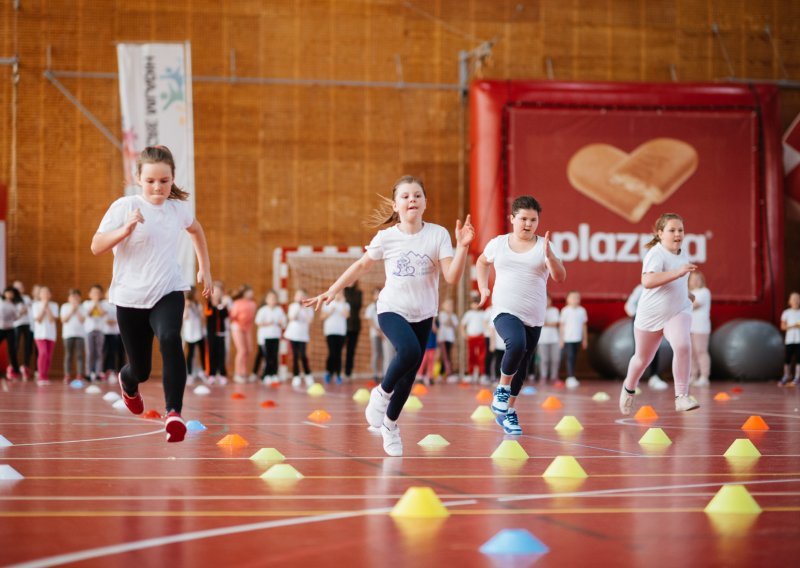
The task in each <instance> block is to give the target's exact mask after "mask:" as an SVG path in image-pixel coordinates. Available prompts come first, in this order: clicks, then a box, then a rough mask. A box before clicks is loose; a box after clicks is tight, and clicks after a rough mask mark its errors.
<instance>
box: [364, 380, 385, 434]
mask: <svg viewBox="0 0 800 568" xmlns="http://www.w3.org/2000/svg"><path fill="white" fill-rule="evenodd" d="M390 398H391V395H388V394H384V393H383V391H382V390H381V388H380V387H379V386H378V387H375V388H374V389H372V392H370V393H369V404H367V409H366V410H365V411H364V415H365V416H366V417H367V423H368V424H369V425H370V426H372V427H373V428H380V427H381V424H383V417H384V416H386V408H387V407H388V406H389V399H390Z"/></svg>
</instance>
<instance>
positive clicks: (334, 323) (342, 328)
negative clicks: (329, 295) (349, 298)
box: [322, 300, 350, 335]
mask: <svg viewBox="0 0 800 568" xmlns="http://www.w3.org/2000/svg"><path fill="white" fill-rule="evenodd" d="M322 313H325V314H328V317H326V318H325V321H324V322H323V323H322V333H323V334H324V335H347V317H348V316H349V315H350V304H348V303H347V302H344V301H342V302H339V301H337V300H334V301H333V302H331V303H330V304H327V305H325V304H323V305H322Z"/></svg>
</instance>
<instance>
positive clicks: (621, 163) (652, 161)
mask: <svg viewBox="0 0 800 568" xmlns="http://www.w3.org/2000/svg"><path fill="white" fill-rule="evenodd" d="M698 162H699V160H698V156H697V151H696V150H695V149H694V148H693V147H692V146H691V145H690V144H687V143H686V142H684V141H682V140H676V139H675V138H654V139H652V140H648V141H647V142H645V143H643V144H642V145H640V146H639V147H638V148H636V149H635V150H634V151H633V152H631V153H630V154H626V153H625V152H623V151H622V150H620V149H619V148H616V147H614V146H611V145H609V144H589V145H588V146H584V147H583V148H581V149H580V150H578V151H577V152H576V153H575V155H574V156H572V158H570V161H569V164H568V165H567V178H568V179H569V182H570V184H572V187H574V188H575V189H577V190H578V191H580V192H581V193H582V194H584V195H586V196H587V197H589V198H590V199H593V200H594V201H596V202H597V203H599V204H600V205H602V206H603V207H605V208H607V209H609V210H610V211H613V212H614V213H616V214H617V215H619V216H620V217H623V218H625V219H627V220H628V221H630V222H631V223H637V222H639V221H640V220H641V219H642V217H644V214H645V213H647V210H648V209H650V206H651V205H652V204H653V203H663V202H664V201H666V200H667V199H669V197H670V196H671V195H672V194H673V193H675V191H677V190H678V188H679V187H680V186H681V185H682V184H683V183H684V182H685V181H686V180H687V179H689V177H691V175H692V174H693V173H694V172H695V170H697V165H698Z"/></svg>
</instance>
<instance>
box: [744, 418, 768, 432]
mask: <svg viewBox="0 0 800 568" xmlns="http://www.w3.org/2000/svg"><path fill="white" fill-rule="evenodd" d="M742 430H769V426H767V423H766V422H764V419H763V418H761V417H760V416H751V417H750V418H748V419H747V421H746V422H745V423H744V424H742Z"/></svg>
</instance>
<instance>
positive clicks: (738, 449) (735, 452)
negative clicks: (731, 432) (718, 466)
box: [723, 438, 761, 458]
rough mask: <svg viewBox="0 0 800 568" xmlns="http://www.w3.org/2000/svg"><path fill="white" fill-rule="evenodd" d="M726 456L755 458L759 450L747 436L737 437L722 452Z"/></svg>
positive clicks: (758, 455)
mask: <svg viewBox="0 0 800 568" xmlns="http://www.w3.org/2000/svg"><path fill="white" fill-rule="evenodd" d="M723 455H724V456H725V457H726V458H757V457H761V452H759V451H758V448H756V447H755V445H753V442H751V441H750V440H748V439H747V438H737V439H736V440H734V441H733V443H732V444H731V445H730V447H729V448H728V449H727V450H726V451H725V454H723Z"/></svg>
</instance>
